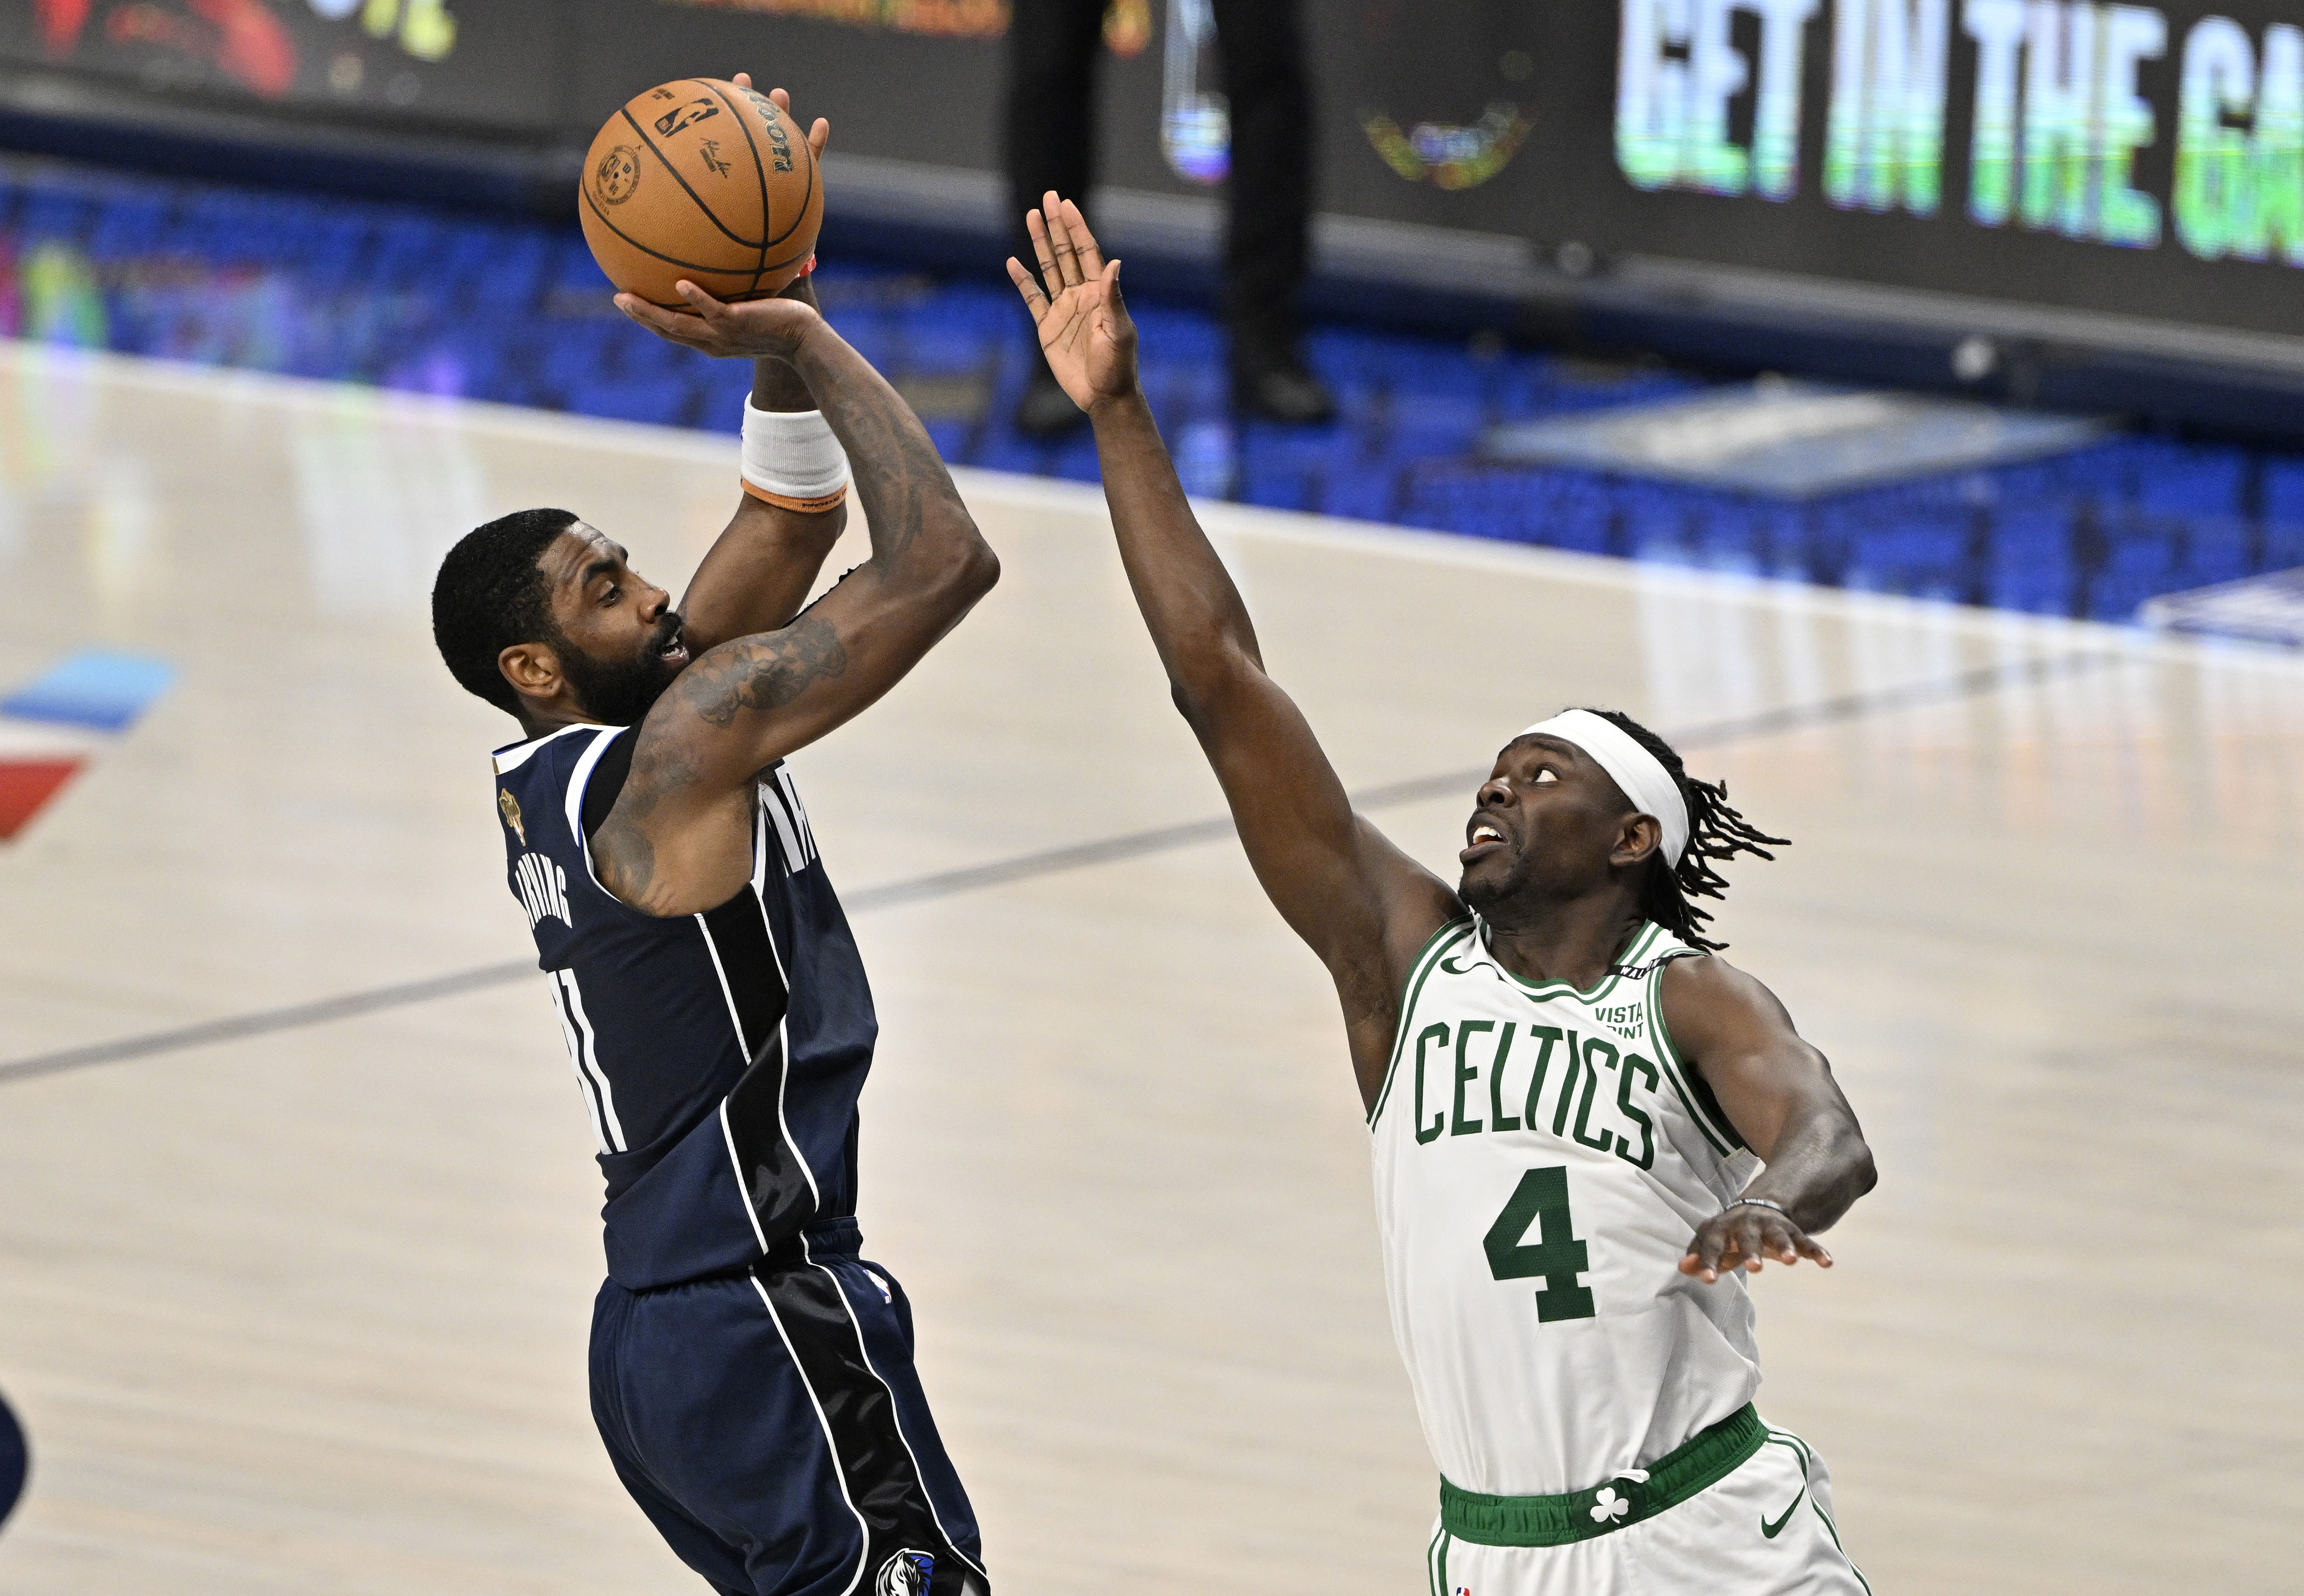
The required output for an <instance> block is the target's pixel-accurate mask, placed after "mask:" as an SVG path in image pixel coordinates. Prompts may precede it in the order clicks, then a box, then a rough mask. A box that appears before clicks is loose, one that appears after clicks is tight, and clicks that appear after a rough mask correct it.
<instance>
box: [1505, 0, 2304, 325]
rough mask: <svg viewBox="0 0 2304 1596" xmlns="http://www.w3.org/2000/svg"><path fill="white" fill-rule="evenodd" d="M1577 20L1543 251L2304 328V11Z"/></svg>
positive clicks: (1974, 4) (1730, 14) (1716, 10)
mask: <svg viewBox="0 0 2304 1596" xmlns="http://www.w3.org/2000/svg"><path fill="white" fill-rule="evenodd" d="M1577 9H1579V8H1575V7H1571V6H1563V7H1560V8H1558V9H1556V10H1555V11H1554V13H1553V18H1554V21H1557V22H1559V23H1561V24H1562V25H1563V26H1562V31H1563V41H1562V42H1563V43H1564V44H1567V45H1568V46H1570V47H1569V48H1568V49H1567V50H1565V51H1563V52H1562V53H1561V55H1558V56H1556V57H1555V63H1556V65H1555V70H1554V72H1552V73H1551V74H1549V81H1548V85H1547V86H1548V87H1549V88H1551V89H1554V91H1555V94H1554V100H1553V106H1554V110H1555V111H1556V112H1557V113H1558V116H1557V118H1556V119H1555V120H1554V126H1553V129H1552V131H1553V133H1554V139H1555V140H1556V144H1555V149H1556V152H1557V154H1558V155H1559V156H1561V157H1562V158H1561V160H1560V162H1559V164H1558V165H1556V166H1555V167H1554V172H1553V173H1552V177H1551V179H1550V180H1549V181H1543V180H1539V182H1537V184H1536V186H1535V188H1534V190H1532V192H1531V193H1530V196H1529V198H1530V201H1531V203H1532V204H1533V205H1534V207H1536V209H1537V213H1538V219H1537V225H1536V226H1534V227H1533V228H1531V229H1530V231H1532V232H1535V233H1537V236H1539V237H1548V238H1550V239H1552V240H1554V241H1558V240H1560V239H1563V238H1566V237H1571V236H1573V237H1577V238H1579V239H1580V240H1581V241H1585V242H1588V243H1590V244H1593V245H1597V246H1598V247H1600V248H1602V249H1617V250H1639V251H1645V252H1648V253H1653V254H1660V255H1669V256H1677V257H1681V258H1689V259H1696V260H1708V261H1714V262H1719V263H1724V264H1738V265H1749V266H1769V267H1775V268H1781V269H1788V270H1796V271H1804V272H1812V273H1818V274H1827V275H1834V276H1842V277H1852V278H1858V279H1861V280H1866V281H1870V282H1876V283H1891V284H1897V285H1903V286H1912V287H1922V288H1931V289H1939V290H1949V291H1959V292H1969V293H1977V294H1985V295H1990V296H1993V297H1997V298H2005V299H2015V300H2036V301H2044V302H2049V303H2057V304H2063V305H2069V306H2075V307H2080V308H2101V309H2107V310H2118V311H2122V312H2128V313H2131V314H2137V315H2143V316H2149V317H2156V318H2161V319H2167V320H2180V321H2198V322H2207V323H2215V324H2220V325H2231V326H2240V327H2249V328H2256V329H2261V330H2265V331H2273V332H2285V333H2304V275H2299V274H2296V268H2298V267H2304V6H2299V5H2283V6H2272V5H2266V4H2254V5H2249V6H2242V5H2238V4H2228V5H2224V6H2222V7H2219V8H2217V9H2216V10H2214V11H2210V10H2207V8H2205V7H2202V6H2197V5H2195V6H2190V7H2187V6H2181V5H2159V6H2152V5H2130V4H2098V3H2096V0H1742V3H1734V0H1622V4H1621V5H1620V6H1618V7H1614V8H1608V7H1590V8H1588V11H1589V12H1591V13H1600V14H1602V15H1605V14H1607V13H1608V12H1609V11H1611V10H1613V11H1614V23H1615V28H1614V39H1613V40H1611V41H1605V42H1606V43H1607V44H1608V45H1611V46H1613V48H1612V49H1610V51H1609V55H1611V56H1612V57H1613V59H1612V60H1611V61H1610V62H1609V67H1610V68H1611V69H1612V70H1607V71H1606V72H1605V75H1604V74H1603V72H1599V71H1595V70H1593V69H1595V68H1597V67H1598V66H1599V65H1600V48H1599V47H1600V46H1602V45H1603V43H1604V41H1603V40H1601V39H1600V38H1597V37H1594V36H1593V32H1592V30H1589V24H1588V23H1585V24H1581V25H1580V23H1579V22H1578V21H1575V20H1574V18H1575V12H1576V10H1577ZM1571 59H1574V60H1577V61H1580V63H1581V66H1582V69H1583V70H1581V71H1578V70H1575V69H1574V68H1573V67H1572V66H1571V64H1570V62H1571ZM1603 95H1605V101H1604V100H1603V98H1602V96H1603ZM1598 127H1605V128H1606V129H1607V130H1608V139H1607V144H1606V147H1605V148H1597V147H1596V143H1595V141H1594V140H1593V139H1592V138H1591V137H1590V130H1592V129H1595V128H1598Z"/></svg>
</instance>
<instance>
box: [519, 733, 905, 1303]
mask: <svg viewBox="0 0 2304 1596" xmlns="http://www.w3.org/2000/svg"><path fill="white" fill-rule="evenodd" d="M638 736H639V733H638V732H636V731H631V730H626V729H624V728H622V727H614V726H593V725H584V726H569V727H563V729H562V730H558V731H555V732H554V733H552V734H551V735H550V736H548V737H540V738H537V739H533V740H530V741H528V742H521V743H514V744H512V746H511V747H506V748H500V749H498V750H497V751H496V808H497V812H498V814H499V815H500V816H501V818H502V820H503V823H504V849H505V858H506V874H507V878H508V880H509V881H510V883H511V886H512V896H513V897H514V898H515V899H518V900H519V901H520V905H521V909H522V910H523V911H524V912H525V913H526V914H527V916H528V920H529V927H530V929H531V930H533V931H534V932H535V933H536V950H537V962H538V965H540V966H541V967H542V968H543V970H544V972H545V974H546V976H547V977H548V978H549V980H550V983H551V989H552V993H551V995H552V1002H553V1007H554V1008H555V1009H556V1010H557V1011H558V1013H559V1017H560V1024H561V1028H562V1030H563V1032H564V1033H565V1034H566V1037H567V1042H568V1052H569V1057H570V1059H571V1060H572V1061H573V1063H574V1065H575V1068H576V1077H577V1081H578V1083H579V1085H580V1086H581V1087H582V1089H583V1093H584V1103H585V1107H586V1108H587V1109H588V1110H589V1112H590V1115H591V1119H592V1127H593V1129H594V1131H595V1132H596V1133H597V1136H598V1139H599V1158H600V1170H601V1172H602V1173H603V1174H604V1175H605V1176H606V1178H607V1205H606V1208H605V1209H604V1210H603V1211H602V1214H601V1217H602V1220H604V1222H605V1224H606V1242H607V1254H608V1273H609V1276H610V1277H611V1278H612V1279H614V1280H615V1281H616V1283H617V1284H619V1285H621V1286H623V1287H625V1288H627V1289H630V1290H633V1291H644V1290H647V1289H648V1288H651V1287H656V1286H665V1285H670V1284H672V1283H673V1282H675V1281H680V1280H688V1279H695V1278H697V1277H698V1276H700V1275H707V1274H714V1273H719V1272H724V1271H741V1270H743V1269H747V1268H750V1266H751V1265H752V1264H754V1263H755V1262H758V1261H759V1260H760V1259H761V1258H762V1257H763V1256H764V1255H765V1254H767V1253H768V1252H769V1250H770V1249H771V1248H773V1247H775V1246H776V1245H777V1244H778V1243H779V1242H784V1241H789V1240H791V1239H792V1237H795V1236H797V1235H798V1233H799V1232H800V1230H801V1229H802V1228H803V1227H807V1226H810V1225H816V1224H819V1223H821V1222H823V1221H826V1220H834V1219H839V1218H844V1217H847V1216H850V1215H852V1214H853V1213H854V1212H856V1097H857V1094H858V1093H859V1092H860V1091H861V1090H862V1089H863V1085H864V1077H865V1073H866V1072H867V1071H868V1069H869V1068H871V1063H872V1044H873V1042H874V1039H875V1038H876V1036H877V1034H878V1024H877V1021H876V1020H875V1018H874V1017H873V1013H872V993H871V991H870V989H869V988H868V986H867V985H866V984H865V980H864V964H863V960H862V959H861V958H859V957H858V956H857V952H856V942H855V939H854V938H853V937H852V936H851V934H850V933H849V929H848V919H847V916H845V915H843V913H842V912H841V908H840V899H838V898H837V897H835V896H834V893H833V891H832V883H831V882H829V881H827V880H826V876H825V872H824V866H823V865H822V863H821V862H820V861H819V860H818V859H817V852H816V840H815V838H814V837H813V835H811V834H810V832H809V825H808V816H807V814H806V813H805V811H803V810H802V809H801V807H800V794H799V792H798V791H797V790H795V789H794V788H793V786H792V777H791V775H790V773H788V772H786V771H785V769H784V764H783V763H782V762H781V761H779V762H778V763H776V764H774V765H772V766H770V767H769V768H768V769H767V771H765V772H763V773H762V774H761V776H760V780H759V782H758V792H757V795H756V796H755V798H754V800H753V816H752V877H751V880H750V882H747V883H746V884H745V885H744V886H743V887H742V888H741V889H740V890H739V891H737V893H736V895H735V896H734V897H733V898H731V899H728V901H727V902H725V903H724V904H722V905H720V907H719V908H715V909H712V910H709V911H708V912H707V913H704V914H700V915H680V916H670V917H660V916H655V915H648V914H643V913H641V912H640V910H639V909H636V908H631V907H630V906H629V905H627V904H624V903H622V902H620V901H618V900H617V899H616V898H615V897H614V895H612V894H611V893H610V892H609V891H607V889H606V888H605V887H603V886H601V885H600V883H599V882H598V880H597V878H596V877H595V876H594V875H593V874H592V862H591V853H590V849H589V839H588V837H587V831H586V825H585V817H586V809H587V806H586V788H587V785H588V784H589V783H590V782H591V781H593V777H594V773H595V772H596V771H597V772H599V773H601V781H600V786H601V787H602V789H603V790H602V792H600V793H595V794H593V795H592V797H593V804H592V807H591V818H592V823H593V824H595V825H597V823H598V820H599V818H600V817H601V816H603V815H606V811H607V808H608V805H607V804H606V803H603V802H601V801H600V800H601V798H604V797H612V796H613V795H612V793H611V792H610V791H609V789H610V787H611V784H612V783H613V786H614V788H616V789H621V787H622V784H623V771H624V770H625V769H626V768H627V767H628V766H629V764H630V762H631V745H632V743H633V741H634V740H635V739H637V737H638Z"/></svg>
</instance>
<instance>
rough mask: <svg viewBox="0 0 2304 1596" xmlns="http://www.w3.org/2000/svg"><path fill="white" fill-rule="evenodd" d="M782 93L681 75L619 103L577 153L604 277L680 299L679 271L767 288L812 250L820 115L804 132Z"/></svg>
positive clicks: (587, 223) (748, 293)
mask: <svg viewBox="0 0 2304 1596" xmlns="http://www.w3.org/2000/svg"><path fill="white" fill-rule="evenodd" d="M780 102H784V93H783V91H782V90H781V89H779V90H776V91H775V97H770V96H769V95H765V94H761V93H759V92H758V90H756V89H753V88H752V85H751V80H750V77H749V76H748V75H747V74H745V73H742V72H739V73H738V74H737V75H736V78H735V80H734V81H733V82H730V81H725V80H721V79H718V78H683V79H682V80H679V81H678V82H674V83H661V84H658V85H657V86H656V88H654V89H649V90H648V92H647V93H646V94H642V95H638V96H635V97H633V98H632V99H631V100H629V101H627V102H626V103H625V105H624V107H623V109H622V110H621V111H618V112H617V113H616V114H614V116H611V117H610V118H608V120H607V122H606V125H605V126H603V127H602V128H601V129H600V131H599V136H598V137H597V138H595V139H593V140H592V148H591V151H590V153H589V154H588V155H586V156H585V157H584V176H583V179H582V181H581V182H580V184H579V194H578V207H577V208H578V211H579V213H580V215H581V216H582V218H583V223H584V241H585V242H586V243H588V244H589V245H591V247H592V258H593V259H595V260H597V261H598V262H599V263H600V269H601V270H602V271H604V272H606V274H608V281H610V282H611V283H614V284H615V285H616V286H617V287H618V288H620V289H623V291H626V292H627V293H633V294H638V295H639V296H640V298H641V299H644V300H648V302H649V303H651V304H656V305H666V306H674V307H678V308H682V309H685V308H687V306H686V303H685V301H683V300H682V298H681V297H680V294H679V292H678V291H677V290H675V289H674V288H673V284H674V283H678V282H679V281H680V280H681V279H682V278H683V277H684V278H686V279H687V280H688V281H689V282H690V283H695V284H696V285H697V286H698V287H699V288H702V289H704V290H705V291H707V292H709V293H710V294H712V295H713V297H715V298H716V299H718V300H724V301H728V302H734V301H737V300H752V299H758V298H760V297H762V296H763V295H767V294H773V293H775V292H776V291H778V290H780V289H782V288H783V287H784V285H785V284H786V283H790V282H791V281H792V279H793V278H794V277H796V276H798V275H799V274H800V270H801V268H802V267H804V266H807V265H808V261H809V257H810V256H811V255H813V254H814V253H815V252H816V235H817V229H818V228H819V227H820V226H821V225H822V224H823V221H824V183H823V182H822V180H821V179H820V178H819V177H818V176H817V164H816V157H817V154H818V153H819V151H820V150H821V149H822V148H823V134H824V130H825V124H824V123H823V122H817V124H816V127H815V128H814V129H812V130H810V131H809V133H807V134H805V135H803V134H802V133H801V131H800V127H799V124H798V123H797V122H794V121H793V120H792V112H791V108H790V105H789V103H788V102H784V103H780Z"/></svg>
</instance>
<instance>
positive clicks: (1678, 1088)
mask: <svg viewBox="0 0 2304 1596" xmlns="http://www.w3.org/2000/svg"><path fill="white" fill-rule="evenodd" d="M1698 957H1700V955H1699V954H1698V951H1697V950H1694V949H1690V950H1689V951H1687V952H1685V953H1673V955H1671V956H1670V957H1669V958H1665V959H1664V960H1663V961H1662V962H1661V963H1659V964H1658V965H1657V966H1656V973H1655V974H1654V975H1653V976H1651V977H1650V979H1649V981H1648V994H1647V1000H1646V1001H1647V1002H1648V1034H1649V1035H1651V1036H1653V1037H1655V1038H1656V1062H1657V1063H1659V1064H1661V1065H1663V1066H1664V1074H1665V1075H1666V1076H1667V1077H1670V1078H1671V1081H1672V1089H1673V1091H1674V1092H1675V1093H1677V1094H1679V1096H1680V1101H1681V1106H1682V1107H1683V1108H1685V1109H1687V1110H1688V1117H1689V1118H1690V1119H1693V1120H1694V1121H1696V1128H1697V1129H1698V1130H1700V1131H1702V1132H1703V1133H1704V1139H1705V1140H1706V1141H1707V1142H1709V1143H1711V1144H1712V1150H1713V1151H1714V1152H1715V1153H1718V1154H1719V1155H1720V1156H1721V1157H1723V1158H1733V1157H1734V1156H1735V1155H1736V1154H1737V1153H1739V1152H1740V1151H1741V1150H1742V1148H1743V1146H1744V1138H1743V1137H1742V1136H1739V1135H1738V1134H1737V1131H1736V1127H1734V1126H1732V1125H1731V1124H1729V1123H1728V1116H1727V1115H1726V1114H1724V1113H1723V1112H1722V1111H1721V1109H1720V1104H1719V1102H1718V1100H1716V1099H1715V1098H1714V1096H1713V1095H1712V1094H1711V1092H1710V1091H1709V1090H1698V1089H1696V1088H1695V1087H1694V1086H1693V1085H1691V1083H1690V1071H1689V1068H1688V1063H1687V1061H1686V1060H1683V1059H1682V1058H1681V1056H1680V1049H1679V1048H1678V1047H1676V1046H1674V1045H1673V1040H1672V1027H1671V1026H1667V1025H1665V1024H1664V966H1665V965H1668V964H1670V963H1671V962H1672V961H1673V958H1698Z"/></svg>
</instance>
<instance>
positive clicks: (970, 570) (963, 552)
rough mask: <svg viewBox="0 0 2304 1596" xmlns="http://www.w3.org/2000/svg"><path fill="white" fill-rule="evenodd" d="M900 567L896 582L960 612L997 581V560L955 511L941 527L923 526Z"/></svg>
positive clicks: (967, 520) (963, 514)
mask: <svg viewBox="0 0 2304 1596" xmlns="http://www.w3.org/2000/svg"><path fill="white" fill-rule="evenodd" d="M921 530H922V536H921V537H920V538H919V540H918V541H917V542H916V543H915V545H913V549H912V551H911V553H910V554H909V555H908V556H907V558H906V559H905V561H904V562H903V565H902V567H899V568H898V569H900V570H904V571H905V572H907V573H908V574H907V575H906V576H904V577H902V578H899V579H900V580H902V581H904V582H905V583H906V584H907V585H908V586H909V585H917V586H918V587H921V588H924V589H926V590H928V591H929V592H931V593H932V594H933V595H935V596H936V598H937V599H939V600H942V601H945V602H948V603H950V604H953V605H954V606H955V607H956V608H957V609H959V610H961V611H963V612H964V611H966V610H968V609H969V608H970V607H971V606H972V605H973V604H975V603H976V601H977V600H978V599H980V598H982V597H983V596H984V595H986V594H987V593H989V592H991V591H992V588H993V586H994V584H995V583H996V582H998V581H999V580H1000V556H999V555H997V554H995V553H993V552H992V545H990V544H988V543H987V542H985V541H984V535H983V534H982V533H981V532H979V531H978V530H977V529H976V522H975V520H974V519H973V518H971V517H970V515H969V514H968V512H967V511H959V510H956V511H953V513H952V516H951V519H950V520H949V521H948V522H947V523H946V524H944V525H942V526H924V527H923V528H921Z"/></svg>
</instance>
